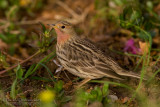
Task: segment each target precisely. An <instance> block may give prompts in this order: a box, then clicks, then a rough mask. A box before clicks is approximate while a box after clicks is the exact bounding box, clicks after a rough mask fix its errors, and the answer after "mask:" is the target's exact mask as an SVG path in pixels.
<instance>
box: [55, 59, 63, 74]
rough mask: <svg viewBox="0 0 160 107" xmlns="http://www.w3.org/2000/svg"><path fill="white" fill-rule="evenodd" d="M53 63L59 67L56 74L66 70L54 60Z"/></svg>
mask: <svg viewBox="0 0 160 107" xmlns="http://www.w3.org/2000/svg"><path fill="white" fill-rule="evenodd" d="M53 62H54V63H55V64H56V65H57V66H58V68H57V69H56V72H55V73H58V72H60V71H63V70H64V68H63V66H62V65H60V64H59V63H58V62H57V61H56V60H55V59H54V60H53Z"/></svg>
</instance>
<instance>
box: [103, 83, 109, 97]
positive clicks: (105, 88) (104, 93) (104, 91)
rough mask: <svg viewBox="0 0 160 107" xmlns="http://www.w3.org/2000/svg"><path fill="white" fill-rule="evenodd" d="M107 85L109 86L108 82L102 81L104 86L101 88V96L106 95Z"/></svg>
mask: <svg viewBox="0 0 160 107" xmlns="http://www.w3.org/2000/svg"><path fill="white" fill-rule="evenodd" d="M108 87H109V84H108V83H104V86H103V88H102V93H103V96H106V95H107V94H108Z"/></svg>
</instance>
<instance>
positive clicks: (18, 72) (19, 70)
mask: <svg viewBox="0 0 160 107" xmlns="http://www.w3.org/2000/svg"><path fill="white" fill-rule="evenodd" d="M22 76H23V69H21V66H20V65H18V66H17V69H16V78H17V79H22Z"/></svg>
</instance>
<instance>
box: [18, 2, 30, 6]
mask: <svg viewBox="0 0 160 107" xmlns="http://www.w3.org/2000/svg"><path fill="white" fill-rule="evenodd" d="M30 3H31V0H20V3H19V4H20V6H22V7H26V6H28V5H29V4H30Z"/></svg>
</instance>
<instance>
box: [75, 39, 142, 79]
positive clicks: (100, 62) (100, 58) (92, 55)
mask: <svg viewBox="0 0 160 107" xmlns="http://www.w3.org/2000/svg"><path fill="white" fill-rule="evenodd" d="M74 45H77V46H76V47H77V49H76V50H75V51H76V52H77V53H78V54H79V56H78V55H74V54H72V55H73V56H75V57H76V56H78V57H77V58H79V63H80V64H81V65H82V64H83V65H85V64H88V65H87V66H81V67H82V69H91V68H92V69H95V70H96V71H95V72H98V73H102V74H103V73H104V74H106V76H107V75H110V76H116V77H118V76H119V75H121V76H130V77H135V78H140V75H139V74H136V73H133V72H128V71H126V70H124V69H123V68H121V67H120V66H119V64H118V63H117V62H115V61H114V60H113V59H112V58H111V57H108V56H106V55H104V53H103V52H102V51H101V50H100V49H98V48H97V47H96V46H95V45H94V44H93V43H92V42H90V41H88V40H83V39H79V40H78V39H77V41H75V42H74ZM85 58H86V59H85ZM73 63H74V62H73ZM77 63H78V62H77ZM86 67H87V68H86Z"/></svg>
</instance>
